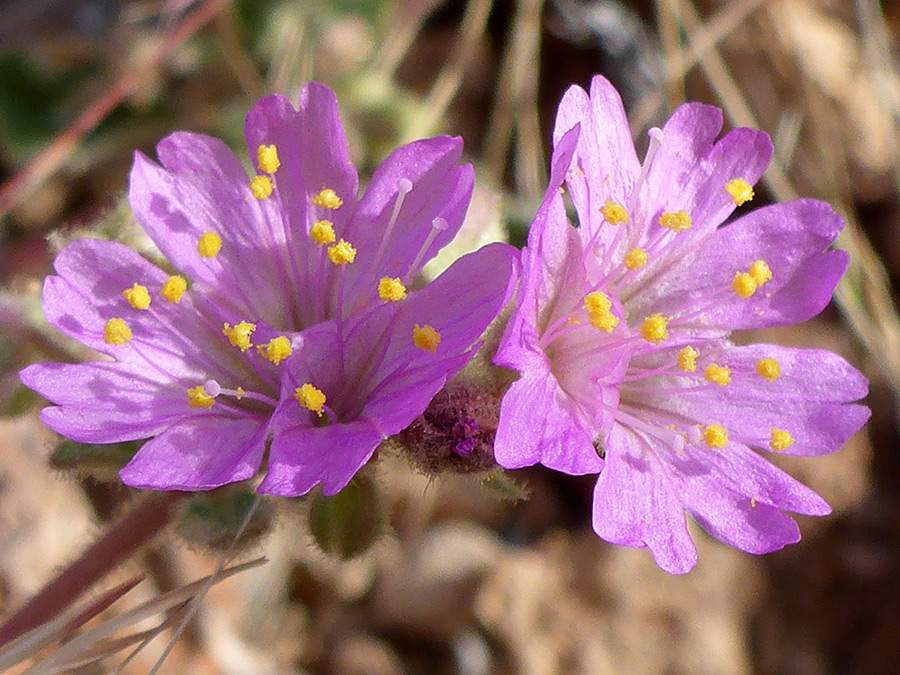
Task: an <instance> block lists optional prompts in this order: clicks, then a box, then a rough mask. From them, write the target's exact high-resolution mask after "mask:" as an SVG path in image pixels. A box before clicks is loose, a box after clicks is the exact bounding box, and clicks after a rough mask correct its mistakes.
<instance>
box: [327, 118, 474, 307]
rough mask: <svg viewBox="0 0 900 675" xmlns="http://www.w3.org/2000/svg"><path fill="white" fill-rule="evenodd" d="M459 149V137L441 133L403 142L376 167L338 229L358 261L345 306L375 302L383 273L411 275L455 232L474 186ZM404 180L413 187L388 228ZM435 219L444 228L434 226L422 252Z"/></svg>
mask: <svg viewBox="0 0 900 675" xmlns="http://www.w3.org/2000/svg"><path fill="white" fill-rule="evenodd" d="M461 154H462V141H461V139H459V138H449V137H446V136H441V137H437V138H430V139H426V140H421V141H416V142H414V143H410V144H409V145H406V146H403V147H402V148H399V149H397V150H395V151H394V152H393V153H391V155H390V156H389V157H388V158H387V159H386V160H385V161H384V162H383V163H382V164H381V166H379V167H378V169H377V170H376V171H375V174H374V175H373V176H372V181H371V183H370V184H369V187H368V188H367V189H366V193H365V194H364V195H363V197H362V199H361V200H360V203H359V207H358V209H357V211H356V213H355V214H354V215H353V217H352V219H351V221H350V223H348V225H347V228H346V229H345V230H344V232H343V233H341V236H342V237H344V238H345V239H347V240H348V241H349V242H350V243H351V244H353V245H354V246H355V247H356V249H357V256H356V261H355V262H354V263H353V265H352V266H350V267H349V268H348V269H347V272H346V274H347V280H346V284H347V286H346V291H345V306H349V307H355V306H357V305H358V304H360V303H361V302H363V301H366V300H368V301H376V302H377V293H376V291H377V286H378V281H379V279H380V278H381V277H383V276H388V277H399V278H401V279H403V278H406V279H409V278H412V276H414V275H415V274H416V273H417V272H418V271H419V270H420V269H421V268H422V265H424V264H425V263H426V262H428V261H429V260H430V259H431V258H433V257H434V256H435V255H437V252H438V251H439V250H440V249H441V248H443V247H444V246H446V245H447V244H448V243H449V242H450V241H451V240H452V239H453V238H454V237H455V236H456V233H457V231H458V230H459V228H460V227H461V226H462V222H463V219H464V218H465V215H466V210H467V209H468V207H469V201H470V200H471V197H472V190H473V186H474V173H473V170H472V167H471V165H469V164H466V165H463V166H458V165H457V162H459V158H460V156H461ZM404 181H408V183H409V184H410V185H411V186H412V189H411V190H410V191H409V192H408V193H406V194H405V196H404V197H403V202H402V205H401V208H400V210H399V212H398V215H397V219H396V222H395V223H394V225H393V226H392V227H389V222H390V220H391V218H392V216H393V213H394V207H395V204H396V203H397V199H398V195H399V194H400V188H401V182H404ZM438 218H440V219H442V220H443V221H444V223H441V221H438V222H439V224H441V225H442V226H444V224H445V225H446V227H445V229H443V230H438V231H436V232H437V234H436V236H434V239H433V241H432V242H431V243H430V244H429V245H428V248H427V249H426V251H425V252H424V254H423V255H421V256H420V255H419V252H420V250H421V249H422V247H423V246H424V245H425V243H426V239H427V238H428V237H429V235H431V234H433V233H432V227H433V225H432V224H433V223H434V222H435V219H438ZM417 260H418V262H417ZM413 263H416V265H415V268H413V267H412V265H413Z"/></svg>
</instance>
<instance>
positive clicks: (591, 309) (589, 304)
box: [584, 291, 612, 314]
mask: <svg viewBox="0 0 900 675" xmlns="http://www.w3.org/2000/svg"><path fill="white" fill-rule="evenodd" d="M584 308H585V309H586V310H587V311H588V313H590V314H593V313H595V312H608V311H609V310H610V309H612V301H611V300H610V299H609V296H608V295H607V294H606V293H604V292H602V291H594V292H593V293H588V294H587V295H586V296H584Z"/></svg>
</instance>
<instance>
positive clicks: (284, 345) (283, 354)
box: [256, 335, 294, 366]
mask: <svg viewBox="0 0 900 675" xmlns="http://www.w3.org/2000/svg"><path fill="white" fill-rule="evenodd" d="M256 351H258V352H259V353H260V354H261V355H262V356H264V357H265V358H267V359H268V360H269V361H271V362H272V363H274V364H275V365H276V366H277V365H278V364H279V363H281V362H282V361H283V360H284V359H286V358H287V357H289V356H290V355H291V354H293V353H294V350H293V349H291V341H290V340H288V339H287V338H286V337H285V336H284V335H279V336H278V337H276V338H272V339H271V340H269V341H268V342H267V343H266V344H264V345H259V346H258V347H257V348H256Z"/></svg>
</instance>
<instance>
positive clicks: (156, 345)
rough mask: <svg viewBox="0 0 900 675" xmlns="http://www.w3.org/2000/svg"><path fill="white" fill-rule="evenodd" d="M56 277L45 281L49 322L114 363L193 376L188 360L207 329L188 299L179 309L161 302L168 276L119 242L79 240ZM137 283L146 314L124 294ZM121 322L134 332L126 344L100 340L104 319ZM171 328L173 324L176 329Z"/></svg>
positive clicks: (62, 260) (63, 258)
mask: <svg viewBox="0 0 900 675" xmlns="http://www.w3.org/2000/svg"><path fill="white" fill-rule="evenodd" d="M54 265H55V267H56V270H57V271H58V272H59V274H60V276H58V277H57V276H50V277H47V279H46V280H45V282H44V297H43V305H44V315H45V316H46V317H47V321H48V322H49V323H50V324H51V325H53V326H56V327H57V328H59V329H61V330H62V331H64V332H65V333H67V334H68V335H70V336H72V337H73V338H75V339H76V340H78V341H79V342H82V343H83V344H85V345H87V346H88V347H91V348H92V349H94V350H96V351H99V352H102V353H105V354H109V355H110V356H112V357H114V358H115V359H116V360H118V361H121V362H126V363H133V364H140V365H142V366H143V367H144V368H147V367H148V366H149V367H151V368H156V369H158V370H160V371H161V372H163V373H171V372H184V373H185V374H186V375H187V374H190V373H192V372H193V373H197V372H199V371H196V370H195V368H194V367H191V366H190V365H188V364H190V363H191V362H193V361H195V359H194V358H193V357H195V356H196V355H197V354H198V352H199V351H200V350H199V348H198V347H197V344H203V343H204V342H208V341H209V330H208V328H206V327H204V326H203V324H202V322H201V320H200V318H199V317H197V316H196V313H195V311H194V310H193V308H192V305H191V301H190V299H189V298H188V297H184V298H182V301H181V304H180V305H174V304H172V303H169V302H166V301H164V300H163V299H162V298H160V297H159V290H160V288H161V287H162V284H163V282H164V281H165V279H166V278H167V275H166V274H165V273H164V272H163V271H162V270H160V269H159V268H157V267H156V266H154V265H151V264H150V263H149V262H147V261H146V260H144V259H143V258H142V257H141V256H139V255H138V254H137V253H135V252H134V251H132V250H131V249H129V248H128V247H126V246H123V245H122V244H117V243H114V242H110V241H104V240H100V239H89V238H85V239H78V240H76V241H74V242H72V243H71V244H69V245H68V246H66V248H64V249H63V250H62V251H61V252H60V253H59V255H58V256H57V258H56V261H55V262H54ZM135 283H138V284H141V285H144V286H146V287H147V289H148V292H149V293H150V295H151V303H150V307H149V309H147V310H137V309H135V308H133V307H132V306H131V305H130V304H129V303H128V302H127V301H126V300H125V298H124V296H123V295H122V293H123V291H125V290H126V289H129V288H131V287H132V285H133V284H135ZM113 318H120V319H123V320H124V321H125V323H126V324H127V325H128V327H129V329H130V330H131V333H132V340H131V341H129V342H127V343H126V344H121V345H110V344H107V343H106V342H105V340H104V327H105V326H106V323H107V321H109V320H110V319H113ZM172 326H177V327H178V328H177V330H176V329H174V328H173V327H172Z"/></svg>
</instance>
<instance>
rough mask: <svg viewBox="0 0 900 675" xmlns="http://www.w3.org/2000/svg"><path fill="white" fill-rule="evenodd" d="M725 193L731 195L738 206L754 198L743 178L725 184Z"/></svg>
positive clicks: (750, 188)
mask: <svg viewBox="0 0 900 675" xmlns="http://www.w3.org/2000/svg"><path fill="white" fill-rule="evenodd" d="M725 192H727V193H728V194H730V195H731V198H732V199H733V200H734V203H735V204H737V205H738V206H741V205H742V204H744V203H746V202H749V201H750V200H751V199H753V197H754V194H755V193H754V192H753V188H752V187H750V184H749V183H748V182H747V181H745V180H744V179H743V178H734V179H733V180H730V181H728V182H727V183H725Z"/></svg>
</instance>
